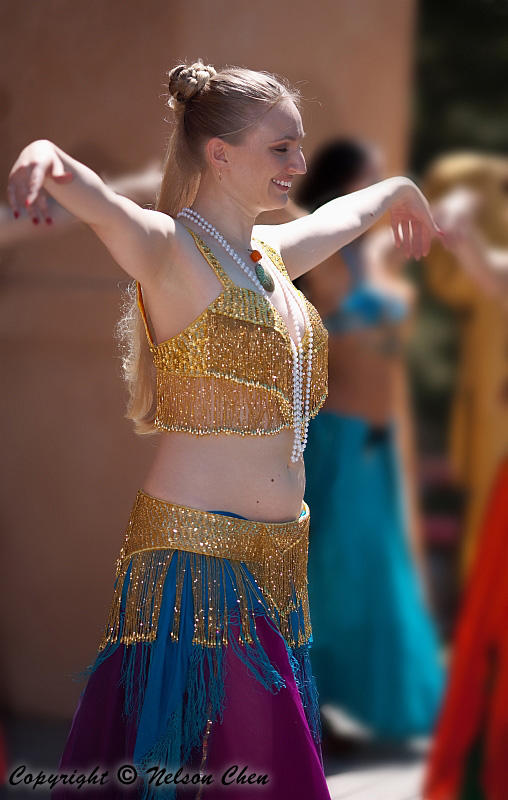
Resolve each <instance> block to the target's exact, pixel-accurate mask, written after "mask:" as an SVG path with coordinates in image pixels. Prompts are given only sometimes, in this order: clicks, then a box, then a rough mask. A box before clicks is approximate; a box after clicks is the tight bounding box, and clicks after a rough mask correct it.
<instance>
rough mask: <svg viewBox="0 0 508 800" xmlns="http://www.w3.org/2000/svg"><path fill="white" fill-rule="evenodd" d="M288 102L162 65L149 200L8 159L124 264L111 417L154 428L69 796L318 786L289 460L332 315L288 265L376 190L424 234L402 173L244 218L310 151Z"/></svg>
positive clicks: (19, 175)
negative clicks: (165, 72) (131, 771)
mask: <svg viewBox="0 0 508 800" xmlns="http://www.w3.org/2000/svg"><path fill="white" fill-rule="evenodd" d="M298 102H299V98H298V95H297V92H296V91H295V90H294V89H292V88H291V87H290V86H289V85H288V84H287V83H286V81H284V80H282V79H278V78H276V77H275V76H272V75H270V74H269V73H265V72H255V71H252V70H248V69H244V68H238V67H227V68H225V69H221V70H218V71H216V70H215V69H214V68H213V67H211V66H206V65H204V64H203V63H202V62H200V61H198V62H196V63H194V64H191V65H186V64H180V65H178V66H176V67H174V68H173V69H172V70H171V71H170V72H169V84H168V98H167V103H168V108H169V113H170V114H171V120H170V121H171V127H170V133H169V142H168V148H167V155H166V158H165V162H164V169H163V178H162V182H161V187H160V191H159V193H158V196H157V203H156V209H155V210H150V209H143V208H140V207H139V206H138V205H136V204H135V203H134V202H132V201H131V200H129V199H127V198H126V197H123V196H121V195H120V194H117V193H115V192H114V191H112V190H111V189H110V188H108V187H107V186H106V185H105V184H104V182H103V181H102V180H101V179H100V177H99V176H98V175H97V174H96V173H95V172H93V171H92V170H91V169H89V168H88V167H87V166H85V165H84V164H82V163H80V162H78V161H77V160H75V159H74V158H72V157H71V156H70V155H68V154H67V153H65V152H64V151H63V150H62V149H61V148H59V147H58V146H57V145H56V144H54V143H53V142H51V141H48V140H36V141H34V142H31V143H30V144H29V145H27V146H26V147H25V148H24V149H23V150H22V151H21V153H20V155H19V156H18V158H17V160H16V162H15V163H14V165H13V167H12V169H11V172H10V175H9V184H8V197H9V203H10V205H11V207H12V210H13V213H14V215H15V216H16V215H17V217H18V218H19V217H20V215H21V214H25V213H28V214H29V215H30V216H31V217H32V219H33V220H34V221H35V220H36V219H37V220H40V219H41V218H42V219H43V218H44V217H45V216H46V210H47V198H48V195H50V196H52V197H54V198H55V199H56V200H57V202H58V203H59V204H60V205H61V206H63V207H64V208H65V209H66V210H67V211H69V212H71V213H72V214H74V215H75V216H76V217H78V218H79V219H80V220H81V221H83V222H84V223H86V224H88V225H89V226H90V228H91V229H92V230H93V231H94V232H95V233H96V235H97V236H98V237H99V238H100V239H101V240H102V242H103V243H104V244H105V246H106V247H107V248H108V249H109V251H110V252H111V254H112V256H113V257H114V258H115V260H116V261H117V262H118V264H119V265H120V266H121V267H122V268H123V269H124V270H125V272H126V273H127V274H128V275H129V276H130V277H131V278H132V281H131V283H130V284H129V286H128V290H127V294H126V297H125V306H124V312H123V316H122V318H121V319H120V322H119V335H120V336H121V339H122V346H123V367H124V375H125V379H126V383H127V388H128V405H127V412H126V416H127V417H128V418H129V419H131V420H132V422H133V425H134V429H135V431H136V433H138V434H140V435H153V436H157V445H158V446H157V451H156V455H155V458H154V462H153V464H152V465H151V468H150V469H149V470H148V473H147V474H146V475H145V477H144V480H143V482H142V486H141V487H140V488H139V490H138V491H137V493H136V496H135V498H134V499H133V504H132V507H131V510H130V514H129V518H128V522H127V525H126V530H125V534H124V539H123V544H122V546H121V549H120V553H119V556H118V560H117V564H116V580H115V583H114V590H113V598H112V602H111V608H110V611H109V614H108V617H107V621H106V625H105V629H104V634H103V636H102V639H101V641H100V642H99V644H98V653H97V657H96V660H95V662H94V663H93V664H92V665H90V668H89V670H88V681H87V684H86V686H85V689H84V690H83V693H82V695H81V698H80V701H79V705H78V707H77V709H76V712H75V714H74V718H73V721H72V727H71V729H70V732H69V736H68V739H67V742H66V745H65V749H64V752H63V755H62V758H61V761H60V764H59V770H60V772H63V773H67V774H70V773H72V771H73V770H75V769H78V770H82V769H84V768H89V767H91V766H93V765H100V766H99V769H100V770H104V771H106V772H107V780H108V783H107V785H104V786H93V787H92V788H90V789H88V788H87V787H82V790H81V791H80V793H79V796H83V794H84V795H85V796H87V795H88V796H89V797H94V798H97V797H108V798H116V797H118V798H120V797H125V796H130V795H131V793H132V796H141V797H144V798H150V797H156V796H159V797H170V798H174V797H179V796H180V793H183V796H185V797H191V796H192V797H199V798H201V797H204V798H206V800H210V799H212V800H213V798H223V797H224V798H231V797H233V796H235V797H238V798H251V797H259V796H260V795H262V796H263V798H264V800H275V799H276V798H277V800H290V799H291V800H294V798H295V797H306V798H309V799H310V798H313V800H329V792H328V788H327V785H326V780H325V777H324V772H323V764H322V756H321V748H320V724H319V709H318V704H317V695H316V688H315V683H314V680H313V676H312V671H311V667H310V658H309V649H310V644H311V625H310V616H309V607H308V597H307V546H308V525H309V508H308V506H307V505H306V503H305V502H304V501H303V495H304V489H305V473H304V462H303V457H302V456H303V452H304V450H305V445H306V441H307V428H308V424H309V420H310V418H311V417H313V416H315V415H316V414H317V412H318V410H319V408H320V407H321V405H322V403H323V401H324V399H325V397H326V393H327V333H326V330H325V328H324V326H323V324H322V322H321V320H320V317H319V315H318V314H317V312H316V310H315V309H314V308H313V307H312V305H311V304H310V303H309V302H308V301H306V300H305V298H304V297H303V295H302V294H301V293H300V292H299V291H297V290H295V288H294V287H293V284H292V280H293V279H294V278H296V277H298V276H299V275H302V274H303V273H305V272H306V271H308V270H310V269H312V268H313V267H314V266H315V265H316V264H318V263H320V262H321V261H323V260H324V259H325V258H327V257H328V256H329V255H330V254H331V253H333V252H335V251H336V250H337V249H338V248H340V247H342V246H344V245H345V244H347V243H348V242H350V241H352V240H353V239H354V238H355V237H357V236H359V235H360V234H362V233H363V232H364V231H365V230H366V229H367V228H369V227H370V226H371V225H372V224H373V223H374V222H375V221H376V220H377V219H379V217H380V216H381V215H382V214H384V212H386V211H390V214H391V219H392V226H393V231H394V235H395V237H396V240H397V242H398V243H399V244H400V246H401V247H403V248H405V249H406V250H407V252H408V254H413V255H414V256H415V257H417V258H419V257H420V256H422V255H425V253H426V252H428V249H429V245H430V240H431V238H432V237H433V236H434V235H436V234H437V235H439V234H440V231H439V229H438V228H437V227H436V226H435V223H434V220H433V218H432V215H431V212H430V209H429V206H428V204H427V201H426V199H425V198H424V196H423V195H422V193H421V192H420V190H419V189H418V188H417V187H416V186H415V184H414V183H413V182H412V181H411V180H409V179H408V178H404V177H395V178H390V179H388V180H385V181H380V182H378V183H377V184H376V185H374V186H371V187H368V188H365V189H364V190H363V191H360V192H356V193H355V194H353V195H351V196H350V197H340V198H337V199H333V200H331V201H330V202H328V203H326V204H324V205H323V206H322V207H320V208H319V209H317V211H316V212H315V213H313V214H310V215H309V216H306V217H303V218H301V219H298V220H295V221H293V222H289V223H287V224H282V225H273V226H255V225H254V221H255V219H256V217H257V216H258V214H259V213H260V212H262V211H269V210H274V209H278V208H283V207H284V205H285V204H286V203H287V202H288V192H289V190H290V188H291V185H292V182H293V180H294V178H295V177H296V176H298V175H300V174H303V173H304V172H305V169H306V167H305V159H304V156H303V153H302V139H303V136H304V131H303V126H302V120H301V116H300V112H299V108H298ZM126 763H127V764H132V765H133V766H134V767H135V769H136V770H137V772H138V779H137V780H136V782H135V783H133V784H132V786H131V788H130V791H129V790H128V788H127V787H126V786H125V785H124V784H123V785H122V784H121V782H119V778H118V773H117V768H118V766H119V765H122V764H126ZM244 766H245V768H246V769H247V775H249V776H250V775H251V774H254V775H255V776H257V779H258V778H260V776H261V777H263V776H266V780H265V781H264V785H262V786H260V785H252V782H251V783H249V784H248V783H247V782H246V780H245V773H244V781H243V783H242V782H241V781H240V780H238V782H237V783H235V787H234V789H233V790H232V787H231V785H229V784H228V785H226V783H225V782H224V775H226V778H225V780H226V782H227V781H228V780H229V783H231V782H233V781H234V780H235V779H236V778H239V777H240V776H239V775H238V772H239V771H241V770H242V768H243V767H244ZM155 767H158V768H164V769H166V770H167V771H168V772H171V774H174V773H175V772H177V771H178V770H180V773H179V774H180V781H179V783H178V784H177V783H175V782H173V783H168V784H167V785H164V786H163V787H162V788H160V787H156V786H154V784H153V777H154V776H153V773H152V772H151V771H150V770H151V769H152V768H155ZM235 768H236V769H237V772H236V773H235V771H234V769H235ZM228 770H233V774H231V772H228ZM185 775H187V776H188V777H187V782H186V783H184V781H183V777H184V776H185ZM210 778H211V780H210ZM255 779H256V778H255ZM54 794H55V796H57V797H60V798H67V797H71V796H72V797H75V796H76V786H73V785H70V784H67V785H64V784H63V782H62V783H60V785H59V786H57V787H56V789H55V791H54Z"/></svg>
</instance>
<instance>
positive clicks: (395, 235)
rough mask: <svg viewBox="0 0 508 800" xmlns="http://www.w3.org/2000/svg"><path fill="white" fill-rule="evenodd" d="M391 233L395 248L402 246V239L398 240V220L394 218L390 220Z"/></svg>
mask: <svg viewBox="0 0 508 800" xmlns="http://www.w3.org/2000/svg"><path fill="white" fill-rule="evenodd" d="M392 231H393V238H394V241H395V247H400V246H401V244H402V239H401V238H400V231H399V220H398V218H395V217H393V218H392Z"/></svg>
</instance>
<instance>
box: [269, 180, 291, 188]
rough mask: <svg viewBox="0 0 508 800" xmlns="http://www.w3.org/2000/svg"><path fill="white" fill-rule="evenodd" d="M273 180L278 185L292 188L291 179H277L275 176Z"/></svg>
mask: <svg viewBox="0 0 508 800" xmlns="http://www.w3.org/2000/svg"><path fill="white" fill-rule="evenodd" d="M272 180H273V182H274V183H276V184H277V185H278V186H284V187H285V188H286V189H291V183H290V182H289V181H276V180H275V178H272Z"/></svg>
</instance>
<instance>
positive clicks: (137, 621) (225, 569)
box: [99, 489, 311, 650]
mask: <svg viewBox="0 0 508 800" xmlns="http://www.w3.org/2000/svg"><path fill="white" fill-rule="evenodd" d="M309 519H310V515H309V507H308V506H307V504H306V503H305V502H304V503H303V504H302V512H301V515H300V517H299V518H298V519H295V520H291V521H289V522H259V521H254V520H247V519H243V518H240V517H233V516H229V515H227V513H225V514H218V513H216V512H213V511H202V510H200V509H196V508H189V507H187V506H182V505H178V504H176V503H171V502H169V501H166V500H162V499H160V498H156V497H153V496H151V495H149V494H148V493H146V492H144V491H143V490H142V489H139V490H138V492H137V494H136V498H135V501H134V505H133V507H132V509H131V512H130V516H129V521H128V525H127V530H126V532H125V540H124V543H123V546H122V549H121V551H120V554H119V557H118V560H117V563H116V580H115V588H114V597H113V601H112V604H111V609H110V613H109V617H108V621H107V625H106V629H105V632H104V636H103V639H102V642H101V644H100V646H99V649H100V650H102V649H104V648H105V647H106V646H107V645H108V644H109V643H113V642H116V641H118V640H120V641H121V642H122V643H123V644H133V643H136V642H151V641H154V640H155V638H156V637H157V632H158V622H159V617H160V610H161V604H162V602H163V591H166V588H165V583H166V579H167V578H168V577H169V573H170V570H171V567H172V566H173V567H174V569H173V570H172V571H171V575H172V576H173V579H174V587H172V588H171V591H174V592H175V602H174V613H173V615H172V621H171V630H170V632H169V636H170V639H171V640H173V641H178V638H179V629H180V622H181V615H182V613H190V611H189V609H188V607H187V606H186V605H185V603H184V597H185V596H186V595H185V586H186V584H185V581H186V578H187V581H188V580H190V586H191V590H192V605H193V608H192V614H193V619H194V634H193V639H192V642H193V644H201V645H204V646H208V647H217V646H221V645H224V644H227V643H228V625H229V622H230V618H231V615H232V614H233V613H235V612H237V614H238V619H239V622H240V638H241V640H243V641H244V642H246V643H250V642H252V636H251V632H252V628H251V623H252V617H253V614H254V604H253V598H254V597H257V598H258V601H259V598H261V601H262V603H263V605H264V608H265V611H266V613H268V614H269V615H270V616H271V617H272V619H273V620H274V621H275V622H276V624H277V626H278V627H279V629H280V631H281V633H282V635H283V636H284V637H285V639H286V641H287V642H288V644H289V645H291V646H293V647H294V646H298V645H301V644H307V643H308V641H309V639H310V637H311V625H310V615H309V607H308V584H307V557H308V543H309ZM258 606H259V602H258Z"/></svg>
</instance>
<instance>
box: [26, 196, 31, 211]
mask: <svg viewBox="0 0 508 800" xmlns="http://www.w3.org/2000/svg"><path fill="white" fill-rule="evenodd" d="M25 205H26V207H27V208H28V206H29V205H30V200H29V199H28V197H27V198H26V200H25Z"/></svg>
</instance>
